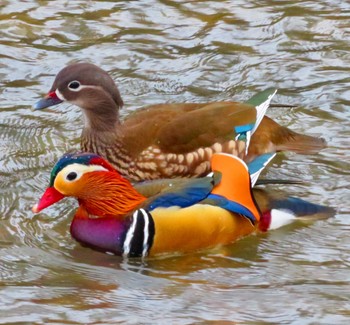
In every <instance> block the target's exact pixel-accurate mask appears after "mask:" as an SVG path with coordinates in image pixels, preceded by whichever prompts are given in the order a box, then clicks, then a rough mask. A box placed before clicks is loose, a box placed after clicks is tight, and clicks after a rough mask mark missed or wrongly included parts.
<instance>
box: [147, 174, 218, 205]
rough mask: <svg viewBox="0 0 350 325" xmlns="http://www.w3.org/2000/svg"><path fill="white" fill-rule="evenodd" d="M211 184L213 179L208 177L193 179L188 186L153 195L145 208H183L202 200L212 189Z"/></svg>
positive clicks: (212, 184)
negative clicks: (152, 198)
mask: <svg viewBox="0 0 350 325" xmlns="http://www.w3.org/2000/svg"><path fill="white" fill-rule="evenodd" d="M213 186H214V179H212V178H210V177H208V178H200V179H194V180H193V181H192V182H191V183H190V184H189V185H188V186H184V187H183V188H180V189H175V191H174V192H165V193H162V194H160V195H159V196H157V197H155V198H154V200H153V201H152V202H150V203H149V204H148V205H147V207H146V208H147V209H148V210H149V211H151V210H154V209H156V208H160V207H162V208H169V207H172V206H178V207H181V208H185V207H188V206H191V205H194V204H196V203H198V202H200V201H202V200H204V199H205V198H206V197H207V196H208V195H209V193H210V191H211V190H212V189H213Z"/></svg>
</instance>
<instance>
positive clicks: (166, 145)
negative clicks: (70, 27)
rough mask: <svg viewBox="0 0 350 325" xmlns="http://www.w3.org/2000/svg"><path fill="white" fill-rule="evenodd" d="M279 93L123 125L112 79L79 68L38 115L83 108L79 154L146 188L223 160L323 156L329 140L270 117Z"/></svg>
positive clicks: (145, 113)
mask: <svg viewBox="0 0 350 325" xmlns="http://www.w3.org/2000/svg"><path fill="white" fill-rule="evenodd" d="M275 93H276V90H275V89H268V90H266V91H264V92H262V93H259V94H257V95H256V96H254V97H253V98H251V99H250V100H248V101H247V102H245V103H237V102H212V103H177V104H157V105H151V106H147V107H144V108H141V109H138V110H137V111H135V112H134V113H132V114H130V115H129V116H128V117H127V118H125V119H124V121H121V120H120V118H119V109H120V108H121V107H122V106H123V100H122V98H121V96H120V94H119V91H118V88H117V86H116V84H115V83H114V81H113V79H112V78H111V77H110V76H109V75H108V73H107V72H106V71H104V70H102V69H100V68H99V67H97V66H95V65H93V64H90V63H76V64H72V65H69V66H67V67H65V68H64V69H62V70H61V71H60V72H59V73H58V75H57V76H56V79H55V81H54V83H53V85H52V87H51V90H50V91H49V93H48V94H47V96H46V97H45V98H43V99H41V100H40V101H39V102H37V103H36V104H35V105H34V109H37V110H38V109H43V108H46V107H49V106H54V105H57V104H59V103H62V102H69V103H72V104H75V105H77V106H79V107H80V108H81V109H82V111H83V115H84V118H85V124H84V128H83V132H82V136H81V149H82V150H83V151H84V152H94V153H97V154H99V155H101V156H102V157H104V158H106V159H107V160H108V161H109V162H110V163H111V164H112V165H113V166H114V167H115V168H116V169H117V170H118V171H119V173H121V174H122V175H123V176H124V177H126V178H128V179H129V180H131V181H141V180H151V179H159V178H175V177H198V176H204V175H206V174H207V173H208V172H209V171H210V163H209V161H210V158H211V156H212V155H213V153H218V152H225V153H229V154H233V155H236V156H238V157H240V158H243V159H244V160H245V161H246V162H249V161H251V160H253V159H254V158H255V157H256V156H259V155H261V154H264V153H269V152H275V151H285V150H292V151H295V152H300V153H314V152H318V151H319V150H320V149H322V148H324V147H325V141H324V140H323V139H319V138H314V137H311V136H307V135H301V134H298V133H296V132H293V131H291V130H289V129H288V128H286V127H283V126H280V125H279V124H277V123H276V122H274V121H273V120H271V119H270V118H268V117H264V114H265V112H266V109H267V108H268V106H269V104H270V101H271V99H272V97H273V95H274V94H275ZM258 126H259V128H258ZM253 133H254V135H253ZM251 136H252V138H251ZM250 140H251V141H250ZM249 143H250V145H249ZM248 146H249V151H248Z"/></svg>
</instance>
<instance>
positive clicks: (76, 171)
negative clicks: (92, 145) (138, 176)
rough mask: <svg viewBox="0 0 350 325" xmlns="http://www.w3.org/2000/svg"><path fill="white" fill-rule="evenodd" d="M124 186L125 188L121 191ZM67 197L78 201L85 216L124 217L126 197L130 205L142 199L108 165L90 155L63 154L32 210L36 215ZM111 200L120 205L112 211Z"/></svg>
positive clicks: (98, 157)
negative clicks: (89, 214) (109, 201)
mask: <svg viewBox="0 0 350 325" xmlns="http://www.w3.org/2000/svg"><path fill="white" fill-rule="evenodd" d="M124 187H127V189H126V190H123V189H124ZM108 194H110V196H111V197H107V195H108ZM132 195H134V197H133V196H132ZM68 196H73V197H76V198H78V200H79V202H80V204H81V205H83V206H84V207H85V208H86V209H87V211H88V212H89V213H91V214H92V215H100V216H105V215H108V214H111V215H113V216H121V215H124V214H125V212H126V210H125V209H129V205H128V199H129V198H130V199H131V202H130V204H131V206H133V204H135V205H137V202H139V201H140V200H141V199H142V196H141V195H138V194H137V192H136V191H135V190H134V189H133V188H132V186H131V185H130V183H129V182H128V181H127V180H126V179H124V178H123V177H121V175H120V174H119V173H118V172H117V171H116V170H115V169H114V167H113V166H112V165H110V164H109V163H108V162H107V161H106V160H104V159H102V158H101V157H100V156H98V155H96V154H92V153H66V154H65V155H63V156H62V157H61V158H60V159H59V161H58V162H57V163H56V164H55V166H54V168H53V169H52V171H51V176H50V184H49V187H48V188H47V189H46V191H45V193H44V194H43V196H42V198H41V199H40V201H39V202H38V204H36V205H35V206H34V207H33V209H32V210H33V212H35V213H38V212H40V211H41V210H43V209H45V208H47V207H49V206H50V205H52V204H54V203H57V202H58V201H60V200H62V199H63V198H64V197H68ZM113 199H114V202H115V203H116V202H121V205H120V206H118V207H117V208H116V209H113V208H112V207H113V205H110V204H109V203H108V200H113ZM133 199H134V200H133ZM127 211H128V210H127Z"/></svg>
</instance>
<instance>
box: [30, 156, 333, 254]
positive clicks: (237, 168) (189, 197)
mask: <svg viewBox="0 0 350 325" xmlns="http://www.w3.org/2000/svg"><path fill="white" fill-rule="evenodd" d="M269 159H271V157H269V156H268V157H267V158H266V159H265V161H267V160H269ZM265 164H266V163H263V164H262V166H263V165H265ZM211 167H212V170H213V173H211V175H210V176H207V177H203V178H192V179H182V181H183V183H182V184H181V183H179V182H177V183H174V186H171V185H172V184H168V186H167V187H166V188H163V189H162V190H161V191H158V193H157V194H155V193H154V191H153V194H152V196H150V195H149V193H148V195H147V194H145V193H144V194H142V193H141V191H142V188H140V187H142V185H140V184H139V185H138V186H139V189H138V190H137V189H135V188H134V187H133V186H132V184H131V183H130V182H129V181H128V180H127V179H126V178H124V177H123V176H121V175H120V173H119V172H118V171H116V170H115V169H114V167H113V166H111V165H110V164H109V163H108V162H107V161H105V160H104V159H103V158H101V157H100V156H98V155H96V154H89V153H78V154H75V153H70V154H66V155H64V156H63V157H62V158H61V159H60V160H59V161H58V162H57V164H56V165H55V166H54V168H53V170H52V172H51V179H50V185H49V187H48V188H47V189H46V191H45V192H44V194H43V195H42V197H41V199H40V200H39V202H38V204H36V205H35V206H33V209H32V210H33V212H35V213H38V212H40V211H41V210H43V209H44V208H46V207H48V206H50V205H52V204H54V203H56V202H58V201H60V200H61V199H62V198H64V197H68V196H72V197H75V198H77V200H78V202H79V208H78V209H77V211H76V213H75V215H74V218H73V221H72V223H71V228H70V231H71V234H72V236H73V237H74V238H75V239H76V240H77V241H79V242H81V243H82V244H84V245H85V246H89V247H91V248H93V249H97V250H99V251H105V252H111V253H113V254H116V255H121V256H124V257H145V256H155V255H159V254H174V253H189V252H192V251H195V250H202V249H209V248H212V247H216V246H218V245H226V244H229V243H232V242H234V241H235V240H237V239H239V238H241V237H243V236H246V235H248V234H251V233H255V232H259V231H267V230H269V229H273V228H276V227H279V226H282V225H285V224H288V223H290V222H292V221H293V220H294V219H296V218H300V217H302V216H303V217H309V218H310V217H315V216H317V217H323V218H326V217H329V216H331V215H332V214H333V213H334V211H333V209H332V208H328V207H325V206H321V205H316V204H312V203H308V202H306V201H303V200H300V199H296V198H277V197H273V196H271V195H268V194H267V193H265V192H264V191H262V190H257V189H252V185H253V184H252V179H256V177H254V178H253V177H252V178H251V177H250V175H249V172H248V169H247V166H246V164H245V163H244V162H243V161H242V160H241V159H239V158H238V157H235V156H233V155H229V154H223V153H221V154H214V155H213V156H212V158H211ZM262 168H263V167H262ZM262 168H260V170H261V169H262ZM257 172H258V173H259V172H260V171H257ZM145 192H147V190H146V191H145Z"/></svg>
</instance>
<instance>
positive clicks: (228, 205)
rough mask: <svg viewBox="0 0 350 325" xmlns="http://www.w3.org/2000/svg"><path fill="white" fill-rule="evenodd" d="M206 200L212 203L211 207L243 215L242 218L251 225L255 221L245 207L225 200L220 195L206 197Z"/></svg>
mask: <svg viewBox="0 0 350 325" xmlns="http://www.w3.org/2000/svg"><path fill="white" fill-rule="evenodd" d="M208 200H210V201H209V202H210V203H213V205H216V206H219V207H221V208H223V209H225V210H228V211H231V212H233V213H238V214H241V215H243V216H244V217H246V218H248V219H249V220H250V221H251V223H252V224H253V225H254V224H255V223H256V221H257V220H256V218H255V216H254V214H253V213H252V212H251V211H250V210H249V209H247V208H246V207H245V206H243V205H242V204H239V203H237V202H234V201H230V200H228V199H226V198H225V197H223V196H221V195H217V194H210V195H208ZM209 202H208V203H209ZM210 203H209V204H210Z"/></svg>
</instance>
